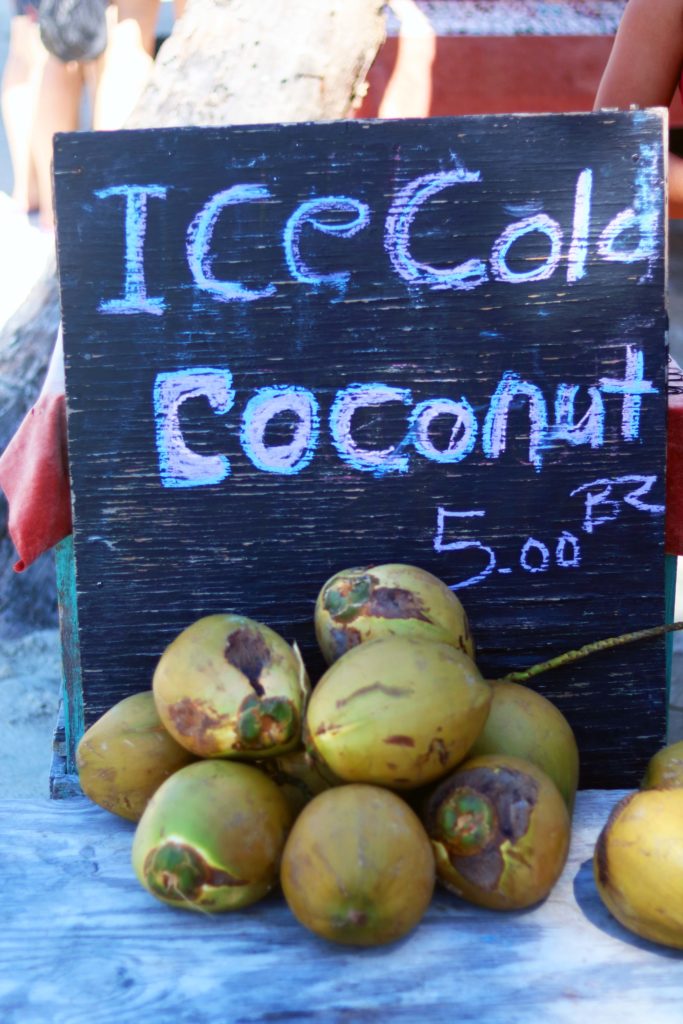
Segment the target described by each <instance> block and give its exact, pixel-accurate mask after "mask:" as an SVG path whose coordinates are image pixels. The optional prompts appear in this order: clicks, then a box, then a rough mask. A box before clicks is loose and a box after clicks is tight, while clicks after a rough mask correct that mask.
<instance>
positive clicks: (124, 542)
mask: <svg viewBox="0 0 683 1024" xmlns="http://www.w3.org/2000/svg"><path fill="white" fill-rule="evenodd" d="M663 118H664V114H663V112H661V111H654V110H651V111H641V112H630V113H602V114H571V115H543V116H505V117H503V116H500V117H498V116H485V117H471V118H437V119H429V120H419V121H417V120H416V121H412V120H406V121H382V122H379V121H378V122H367V121H348V122H339V123H317V124H303V125H302V124H297V125H294V124H291V125H270V126H248V127H243V126H242V127H231V128H224V129H215V128H205V129H200V128H181V129H164V130H151V131H134V132H127V131H124V132H113V133H99V134H90V133H78V134H70V135H60V136H58V137H57V140H56V145H55V163H54V167H55V189H56V207H57V217H58V259H59V277H60V285H61V295H62V313H63V324H64V342H65V358H66V383H67V407H68V428H69V458H70V464H71V477H72V492H73V503H74V505H73V510H74V551H75V566H76V579H77V592H78V619H79V644H80V655H81V667H82V680H83V699H84V707H85V718H86V723H87V722H90V721H92V720H93V719H94V718H95V717H97V716H98V715H99V714H101V713H102V712H103V711H104V710H105V709H106V708H107V707H109V706H110V705H111V704H113V703H114V702H115V701H116V700H118V699H120V698H122V697H124V696H126V695H127V694H130V693H133V692H135V691H138V690H141V689H145V688H147V687H149V686H150V683H151V678H152V673H153V670H154V666H155V664H156V661H157V659H158V657H159V655H160V653H161V651H162V650H163V649H164V647H165V646H166V644H167V643H169V642H170V640H171V639H172V638H173V637H174V636H175V635H176V634H177V633H178V632H180V631H181V630H182V629H183V628H184V627H185V626H187V625H189V624H190V623H191V622H192V621H194V620H195V619H196V618H199V617H200V616H202V615H206V614H209V613H213V612H218V611H237V612H240V613H243V614H247V615H250V616H251V617H253V618H255V619H258V620H261V621H263V622H266V623H267V624H268V625H270V626H271V627H272V628H274V629H276V630H278V631H279V632H281V633H282V634H283V635H284V636H285V637H286V638H287V639H288V640H290V641H294V640H296V641H297V642H298V643H299V645H300V647H301V648H302V651H303V654H304V658H305V661H306V663H307V665H308V668H309V671H310V673H311V675H312V677H313V678H314V679H315V678H317V676H318V675H319V673H320V672H321V670H322V662H321V659H320V656H319V654H318V653H317V650H316V646H315V640H314V634H313V624H312V615H313V606H314V602H315V599H316V596H317V593H318V590H319V588H320V587H321V585H322V584H323V582H324V581H325V580H326V579H327V578H328V577H329V576H330V575H331V574H333V573H334V572H335V571H337V570H339V569H342V568H345V567H349V566H357V565H363V564H371V563H375V564H378V563H383V562H389V561H401V562H409V563H412V564H416V565H419V566H422V567H424V568H426V569H428V570H430V571H432V572H434V573H436V574H437V575H438V576H440V577H441V578H442V579H443V580H445V581H446V583H448V584H449V585H450V586H451V587H453V589H454V590H456V591H457V593H458V595H459V596H460V597H461V599H462V601H463V603H464V604H465V606H466V608H467V610H468V612H469V616H470V620H471V624H472V628H473V632H474V635H475V639H476V643H477V650H478V661H479V663H480V665H481V667H482V669H483V671H484V673H485V674H486V675H487V676H488V677H490V678H494V677H497V676H499V675H502V674H504V673H505V672H507V671H510V670H512V669H515V668H521V667H524V666H526V665H529V664H531V663H533V662H534V661H536V660H540V659H542V658H544V657H547V656H549V655H551V654H555V653H559V652H560V651H563V650H565V649H567V648H568V647H576V646H578V645H580V644H582V643H585V642H588V641H591V640H595V639H599V638H601V637H605V636H610V635H614V634H617V633H621V632H624V631H626V630H631V629H634V628H639V627H645V626H652V625H656V624H658V623H660V622H662V621H663V620H664V548H663V511H664V509H663V505H664V473H665V462H664V453H665V415H666V400H665V398H666V379H665V376H666V333H665V332H666V314H665V307H664V288H665V254H664V225H665V204H664V161H663V128H664V123H663ZM664 648H665V645H664V641H663V640H662V641H661V642H659V641H649V642H647V643H645V644H641V645H639V646H636V647H629V648H622V649H621V650H620V651H616V652H612V653H608V654H601V655H599V656H595V657H593V658H592V659H591V660H590V661H587V662H584V663H583V664H580V665H576V666H574V667H572V668H568V669H565V670H562V671H557V672H555V673H553V674H549V675H545V676H542V677H539V678H538V679H537V681H535V682H534V685H535V686H537V687H538V689H540V690H541V691H542V692H544V693H546V694H547V695H548V696H550V697H551V698H552V699H553V700H555V701H556V702H557V704H558V705H559V706H560V707H561V709H562V710H563V711H564V713H565V714H566V715H567V717H568V718H569V720H570V721H571V723H572V725H573V727H574V728H575V730H576V733H577V736H578V739H579V743H580V746H581V750H582V777H581V783H582V785H583V786H595V785H601V786H608V787H609V786H613V785H625V784H628V783H630V782H633V781H635V780H637V779H638V777H639V775H640V773H641V771H642V768H643V764H644V761H645V759H646V758H647V757H649V756H650V754H651V753H652V752H653V750H654V749H655V748H656V746H657V745H658V744H659V743H660V742H661V741H662V740H663V736H664V730H665V710H664V708H665V679H664V674H665V672H664V661H665V657H664Z"/></svg>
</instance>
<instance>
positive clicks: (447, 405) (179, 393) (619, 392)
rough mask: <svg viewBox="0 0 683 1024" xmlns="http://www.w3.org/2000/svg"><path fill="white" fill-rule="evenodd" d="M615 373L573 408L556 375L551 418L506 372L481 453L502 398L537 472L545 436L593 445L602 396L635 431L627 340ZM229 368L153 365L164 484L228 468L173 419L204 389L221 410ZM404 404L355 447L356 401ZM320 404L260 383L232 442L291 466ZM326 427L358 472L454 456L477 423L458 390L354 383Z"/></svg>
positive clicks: (316, 425) (469, 445) (308, 443)
mask: <svg viewBox="0 0 683 1024" xmlns="http://www.w3.org/2000/svg"><path fill="white" fill-rule="evenodd" d="M625 351H626V366H625V371H624V375H623V378H622V379H617V378H610V377H601V378H600V379H599V381H598V382H597V384H596V385H595V386H593V387H589V388H588V389H587V391H588V397H589V407H588V410H587V411H586V412H585V413H584V414H583V415H582V416H580V417H578V416H577V415H576V411H575V405H576V399H577V395H578V392H579V390H580V389H579V387H578V386H576V385H572V384H565V383H562V384H558V386H557V388H556V389H555V401H554V422H551V421H550V417H549V415H548V407H547V403H546V399H545V397H544V395H543V392H542V390H541V388H540V387H538V386H537V385H536V384H534V383H533V382H531V381H527V380H524V379H523V378H522V377H520V375H519V374H517V373H515V372H514V371H506V372H505V373H504V374H503V375H502V377H501V379H500V382H499V384H498V386H497V388H496V390H495V392H494V394H493V396H492V398H491V400H490V403H489V407H488V410H487V412H486V416H485V418H484V423H483V426H482V428H481V446H482V450H483V452H484V455H485V456H486V457H487V458H489V459H498V458H499V457H500V456H501V455H502V453H503V452H504V451H505V448H506V444H507V426H508V417H509V413H510V409H511V406H512V404H513V402H514V401H515V400H516V399H517V398H522V399H523V400H524V401H525V402H526V403H527V407H528V415H529V461H530V463H531V464H532V465H533V466H534V468H535V469H536V470H537V471H540V469H541V468H542V465H543V457H544V454H545V452H546V450H547V449H548V447H549V446H550V445H554V444H557V443H560V442H565V443H567V444H570V445H589V446H590V447H591V448H599V447H601V446H602V445H603V444H604V437H605V414H606V408H605V396H609V395H616V396H620V398H621V416H620V428H619V429H620V434H621V437H622V438H623V439H624V440H626V441H635V440H637V439H638V437H639V433H640V420H641V406H642V401H643V397H644V396H646V395H652V394H656V393H657V389H656V388H655V387H654V385H653V383H652V381H650V380H647V379H646V378H645V376H644V359H643V353H642V351H640V350H639V349H637V348H636V347H635V346H631V345H627V346H626V350H625ZM235 397H236V393H235V390H234V388H233V380H232V374H231V372H230V370H228V369H227V368H221V367H200V368H196V369H188V370H177V371H173V372H170V373H159V374H157V377H156V382H155V386H154V416H155V423H156V445H157V453H158V460H159V473H160V476H161V481H162V484H163V485H164V486H165V487H202V486H206V485H210V484H217V483H220V482H221V481H222V480H224V479H225V478H226V477H227V476H229V475H230V472H231V468H230V462H229V459H228V458H227V456H226V455H224V454H216V455H201V454H199V453H198V452H195V451H193V450H192V449H191V448H190V447H189V446H188V445H187V443H186V441H185V438H184V437H183V433H182V430H181V426H180V408H181V406H182V405H183V403H184V402H186V401H187V400H188V399H194V398H205V399H206V400H207V401H208V402H209V405H210V407H211V409H212V410H213V412H214V413H215V414H217V415H221V416H223V415H226V414H227V413H228V412H229V411H230V410H231V409H232V407H233V405H234V403H235ZM396 403H398V404H399V406H401V405H402V406H404V407H405V408H406V419H407V424H406V427H405V433H404V435H403V436H402V437H399V438H397V439H396V442H395V443H394V444H392V445H389V446H388V447H386V448H384V449H381V450H376V449H369V448H364V447H362V446H361V445H360V444H358V443H357V441H356V440H355V438H354V431H353V419H354V416H355V415H356V413H358V412H359V411H361V410H368V409H375V410H377V409H381V408H382V407H386V406H387V405H394V406H395V404H396ZM283 414H284V415H285V416H286V417H287V418H288V419H289V420H290V421H291V422H293V426H292V428H291V430H290V434H291V436H290V439H289V440H288V442H287V443H286V444H277V445H272V444H268V443H267V440H266V434H267V430H268V427H269V425H270V424H271V423H272V421H273V420H274V419H275V418H276V417H279V416H282V415H283ZM320 418H321V417H320V407H319V403H318V399H317V398H316V396H315V394H314V393H313V392H312V391H310V390H308V389H307V388H303V387H299V386H297V385H279V386H275V387H264V388H259V389H258V390H257V391H256V392H255V393H254V394H253V395H252V396H251V397H250V398H249V399H248V401H247V402H246V405H245V406H244V409H243V412H242V416H241V422H240V443H241V445H242V449H243V450H244V452H245V454H246V455H247V456H248V458H249V459H250V461H251V462H252V463H253V465H254V466H255V467H256V468H257V469H259V470H262V471H263V472H266V473H280V474H284V475H292V474H296V473H300V472H301V471H302V470H303V469H304V468H305V467H306V466H307V465H308V464H309V462H310V461H311V459H312V458H313V456H314V454H315V451H316V448H317V445H318V441H319V435H320ZM443 418H445V419H446V421H450V423H451V424H452V426H451V429H450V440H449V442H448V444H447V446H446V447H438V446H437V445H436V444H435V442H434V440H433V437H432V434H431V429H432V428H433V426H434V424H435V423H436V421H437V420H439V419H442V420H443ZM328 423H329V431H330V436H331V439H332V443H333V445H334V448H335V449H336V451H337V454H338V455H339V457H340V459H342V460H343V461H344V462H345V463H347V464H348V465H350V466H351V467H352V468H353V469H356V470H358V471H360V472H368V473H373V474H374V475H375V476H383V475H384V474H386V473H406V472H408V470H409V469H410V459H411V450H412V451H414V452H415V453H417V455H419V456H421V457H423V458H426V459H429V460H431V461H434V462H438V463H443V464H449V463H457V462H460V461H462V460H463V459H464V458H466V457H467V456H468V455H469V454H470V452H472V450H473V449H474V447H475V444H476V442H477V438H478V435H479V430H480V428H479V423H478V421H477V417H476V414H475V411H474V409H473V407H472V405H471V404H470V402H469V401H468V400H467V398H465V397H461V398H458V399H453V398H449V397H438V398H429V399H427V400H425V401H422V402H418V403H417V404H416V403H415V402H414V399H413V395H412V392H411V391H410V389H409V388H401V387H391V386H389V385H386V384H382V383H369V384H363V383H354V384H350V385H349V386H348V387H345V388H342V389H341V390H339V391H337V393H336V395H335V397H334V400H333V402H332V405H331V408H330V410H329V416H328Z"/></svg>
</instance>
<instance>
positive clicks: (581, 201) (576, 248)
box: [567, 168, 593, 284]
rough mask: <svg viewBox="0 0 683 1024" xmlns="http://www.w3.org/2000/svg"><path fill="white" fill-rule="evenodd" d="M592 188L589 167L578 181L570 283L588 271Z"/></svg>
mask: <svg viewBox="0 0 683 1024" xmlns="http://www.w3.org/2000/svg"><path fill="white" fill-rule="evenodd" d="M592 189H593V172H592V171H591V170H590V169H588V168H587V169H586V170H584V171H581V173H580V174H579V177H578V179H577V182H576V192H575V195H574V224H573V230H572V240H571V242H570V244H569V255H568V256H567V282H568V283H569V284H573V283H574V282H575V281H580V280H581V278H582V277H583V276H584V275H585V273H586V257H587V256H588V236H589V233H590V210H591V192H592Z"/></svg>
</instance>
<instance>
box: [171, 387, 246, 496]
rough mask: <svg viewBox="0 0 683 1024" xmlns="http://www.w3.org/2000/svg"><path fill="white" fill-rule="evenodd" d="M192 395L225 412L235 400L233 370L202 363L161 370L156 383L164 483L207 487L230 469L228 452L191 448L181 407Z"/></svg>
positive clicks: (220, 478)
mask: <svg viewBox="0 0 683 1024" xmlns="http://www.w3.org/2000/svg"><path fill="white" fill-rule="evenodd" d="M190 398H207V399H208V401H209V405H210V406H211V408H212V409H213V410H214V412H216V413H218V414H220V415H224V414H225V413H226V412H228V411H229V410H230V408H231V407H232V404H233V402H234V400H235V392H234V391H233V389H232V374H231V373H230V371H229V370H219V369H215V368H213V367H200V368H198V369H194V370H177V371H174V372H172V373H158V374H157V376H156V380H155V383H154V393H153V402H154V420H155V424H156V446H157V453H158V457H159V475H160V477H161V482H162V484H163V486H164V487H205V486H207V485H208V484H218V483H220V482H221V480H224V479H225V477H226V476H228V474H229V473H230V463H229V461H228V459H227V457H226V456H225V455H200V454H198V453H197V452H194V451H192V449H190V448H188V446H187V444H186V443H185V439H184V437H183V434H182V431H181V429H180V419H179V410H180V406H181V405H182V404H183V402H186V401H187V400H188V399H190Z"/></svg>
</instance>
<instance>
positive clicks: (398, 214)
mask: <svg viewBox="0 0 683 1024" xmlns="http://www.w3.org/2000/svg"><path fill="white" fill-rule="evenodd" d="M452 159H453V161H454V162H455V167H454V168H453V169H452V170H447V171H438V172H436V173H431V174H424V175H421V176H419V177H417V178H414V179H412V180H411V181H409V182H408V183H407V184H406V185H404V186H403V187H402V188H401V189H399V191H398V192H397V193H396V195H395V196H394V198H393V201H392V202H391V205H390V207H389V210H388V213H387V214H386V217H385V222H384V249H385V252H386V255H387V256H388V258H389V263H390V265H391V267H392V268H393V270H394V272H395V273H396V275H397V276H398V278H399V279H400V280H402V281H403V282H404V283H405V284H406V286H409V287H411V288H413V287H416V286H418V287H424V288H428V289H432V290H444V289H452V290H456V291H466V292H469V291H471V290H472V289H474V288H477V287H479V286H480V285H483V284H484V283H485V282H487V281H489V280H491V279H493V280H495V281H500V282H503V283H505V284H511V285H521V284H528V283H530V282H534V281H544V280H547V279H549V278H550V277H552V276H553V275H554V274H555V272H556V271H557V270H558V268H559V267H560V266H562V264H563V263H564V264H566V281H567V283H568V284H570V285H571V284H575V283H576V282H577V281H580V280H581V279H582V278H583V277H584V276H585V274H586V273H587V258H588V255H589V229H590V224H591V216H592V211H591V206H592V197H593V171H592V169H591V168H584V169H583V170H582V171H581V172H580V173H579V175H578V177H577V179H576V184H575V187H574V209H573V213H572V222H571V239H570V242H569V245H568V246H567V247H566V252H565V250H564V231H563V228H562V226H561V224H560V222H559V221H558V219H557V218H556V217H552V216H551V215H550V214H548V213H547V212H544V211H540V212H535V213H533V214H531V215H529V216H527V217H523V218H521V219H520V220H517V221H514V222H513V223H511V224H507V225H505V226H504V227H503V228H502V230H501V232H500V234H499V236H498V238H496V239H495V241H494V242H493V245H492V247H491V250H490V253H489V255H488V259H485V258H483V257H481V256H474V257H472V258H470V259H466V260H464V261H462V262H461V263H459V264H458V265H457V266H455V267H449V268H440V267H436V266H432V265H431V264H429V263H427V262H424V261H420V260H418V259H417V258H416V257H415V256H414V255H413V253H412V245H413V231H414V229H415V225H416V222H418V221H419V217H420V214H421V213H423V212H424V211H425V210H426V209H427V208H428V206H429V204H430V203H437V202H448V201H452V200H449V196H450V194H451V192H452V191H453V189H456V191H458V190H459V189H460V188H462V187H467V188H468V189H472V188H475V187H476V186H484V185H485V184H486V182H485V176H484V174H483V172H481V171H479V170H471V171H470V170H467V169H465V167H464V166H463V165H462V164H461V162H460V161H459V160H458V158H457V156H453V157H452ZM656 177H657V154H656V151H655V149H654V148H653V147H651V146H648V145H645V144H643V145H642V146H641V153H640V160H639V161H638V171H637V173H636V175H635V178H634V203H633V206H629V207H627V208H625V209H623V210H621V211H619V212H618V213H617V214H615V215H614V216H612V217H611V218H610V220H609V222H608V223H607V224H606V225H604V227H603V229H602V231H601V232H600V235H599V238H598V240H597V242H596V245H595V255H596V257H598V258H599V259H602V260H605V261H607V262H608V263H626V264H630V263H636V262H639V261H640V262H644V263H645V264H646V266H647V270H646V272H645V274H644V275H642V277H641V281H645V280H648V279H649V276H650V274H651V268H652V266H653V264H654V261H655V260H656V259H657V258H658V256H659V254H660V248H659V247H660V232H659V231H658V230H657V229H658V224H659V217H660V214H659V206H658V199H659V195H660V193H659V190H658V186H657V180H656ZM444 192H446V193H447V195H446V197H444V196H443V195H442V193H444ZM95 196H96V198H97V199H111V198H116V197H118V198H123V199H124V200H125V202H124V204H123V216H124V232H125V239H126V247H125V255H124V267H123V296H122V297H120V298H108V299H102V300H101V301H100V303H99V305H98V309H99V312H100V313H102V314H107V315H111V314H121V313H124V314H133V313H138V314H152V315H155V316H159V315H161V314H163V313H164V312H165V309H166V303H165V300H164V298H163V297H156V298H149V297H148V296H147V287H146V281H145V271H144V250H145V241H146V234H147V201H148V199H150V198H154V199H163V200H165V201H167V202H172V201H173V188H172V186H170V185H168V186H167V185H159V184H150V185H135V186H132V185H115V186H112V187H110V188H106V189H98V190H96V191H95ZM275 200H276V196H275V193H274V190H273V188H271V187H269V186H268V185H266V184H254V183H245V182H237V183H235V184H232V185H230V186H229V187H228V188H225V189H223V190H221V191H219V192H216V193H214V194H213V195H211V196H209V198H208V199H207V201H206V202H205V204H204V205H203V206H202V208H201V209H200V210H199V212H198V213H197V214H196V215H195V216H194V217H193V218H192V220H191V221H190V224H189V226H188V228H187V235H186V259H187V266H188V269H189V271H190V275H191V279H192V282H193V284H194V286H195V287H196V288H198V289H199V290H200V291H201V292H204V293H207V294H209V295H210V296H211V297H212V298H214V299H216V300H218V301H221V302H254V301H257V300H263V299H268V298H271V297H273V296H274V295H275V294H276V293H277V291H278V287H277V285H276V284H274V283H273V282H264V283H263V286H262V287H259V288H247V287H246V285H244V284H243V283H242V282H240V281H238V280H223V279H219V278H217V277H216V275H215V273H214V265H215V262H216V258H217V256H218V255H219V253H218V252H217V251H216V249H215V247H214V245H213V240H214V230H215V227H216V224H217V222H218V219H219V217H221V216H222V215H224V214H225V213H226V211H227V210H228V209H229V208H231V207H235V206H240V205H242V204H253V203H272V202H274V201H275ZM342 214H348V216H349V219H347V220H345V221H343V222H339V220H338V219H337V220H335V219H332V220H328V219H325V217H326V216H328V215H332V216H333V217H334V216H335V215H336V216H339V215H342ZM372 217H373V211H372V210H371V208H370V206H369V204H368V203H366V202H364V201H363V200H361V199H359V198H357V197H354V196H347V195H343V194H340V195H329V196H322V197H312V198H310V199H306V200H304V201H303V202H302V203H300V204H299V205H298V206H297V207H296V208H295V209H294V211H293V212H292V213H291V214H290V215H289V216H288V218H287V220H286V222H285V225H284V227H283V229H282V232H281V237H280V239H279V244H281V245H282V248H283V252H284V260H285V264H286V266H287V268H288V270H289V273H290V275H291V277H292V278H293V279H294V281H296V282H297V283H299V284H302V285H314V286H324V285H327V286H331V287H334V288H335V289H344V288H346V287H347V286H348V284H349V281H350V279H351V276H352V270H351V269H348V268H341V269H339V270H335V271H332V272H327V273H322V272H320V271H316V270H315V268H314V267H313V266H311V265H310V263H309V262H308V261H307V260H306V259H305V258H304V256H303V254H302V238H303V234H304V229H305V228H307V227H308V228H309V229H310V230H312V231H315V232H318V233H319V234H321V235H328V236H335V237H337V238H341V239H352V238H354V237H355V236H356V235H358V234H359V233H360V232H362V231H363V229H364V228H366V227H367V226H368V224H369V223H370V220H371V218H372ZM634 234H635V235H636V236H637V240H636V242H635V244H634V243H633V240H632V236H633V235H634ZM529 235H537V236H539V241H540V247H539V250H538V253H534V254H532V255H530V256H529V255H528V256H526V257H525V262H526V263H527V264H528V265H529V267H530V269H522V270H518V269H514V268H513V267H511V266H510V255H511V253H512V252H513V250H514V248H515V245H516V244H517V243H518V242H519V240H520V239H522V238H524V237H526V236H529ZM629 246H630V247H629ZM352 257H353V253H351V258H352Z"/></svg>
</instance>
